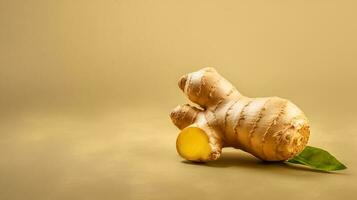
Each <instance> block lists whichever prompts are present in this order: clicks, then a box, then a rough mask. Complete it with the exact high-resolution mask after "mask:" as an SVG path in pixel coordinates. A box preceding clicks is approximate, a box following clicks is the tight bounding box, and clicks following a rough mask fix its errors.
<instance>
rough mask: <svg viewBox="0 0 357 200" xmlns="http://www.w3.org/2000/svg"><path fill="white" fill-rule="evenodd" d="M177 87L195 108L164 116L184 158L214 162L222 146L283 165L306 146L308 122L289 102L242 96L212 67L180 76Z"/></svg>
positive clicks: (272, 98)
mask: <svg viewBox="0 0 357 200" xmlns="http://www.w3.org/2000/svg"><path fill="white" fill-rule="evenodd" d="M179 87H180V88H181V90H182V91H183V92H184V93H185V94H186V96H187V97H188V98H189V99H190V100H191V101H192V102H193V103H195V104H197V105H199V107H198V108H197V107H195V106H191V105H189V104H185V105H180V106H177V107H176V108H175V109H174V110H173V111H172V112H171V114H170V117H171V119H172V121H173V123H174V124H175V125H176V126H177V127H178V128H179V129H181V132H180V133H179V136H178V138H177V141H176V148H177V151H178V153H179V155H180V156H182V157H183V158H185V159H187V160H191V161H210V160H216V159H217V158H219V156H220V154H221V151H222V148H223V147H234V148H237V149H241V150H243V151H246V152H248V153H251V154H252V155H254V156H256V157H258V158H260V159H262V160H267V161H285V160H288V159H290V158H292V157H294V156H295V155H297V154H298V153H300V152H301V151H302V150H303V149H304V147H305V146H306V144H307V141H308V139H309V134H310V130H309V124H308V120H307V118H306V117H305V115H304V113H303V112H302V111H301V110H300V109H299V108H298V107H297V106H296V105H294V104H293V103H292V102H290V101H289V100H286V99H283V98H279V97H265V98H249V97H245V96H243V95H242V94H240V93H239V92H238V91H237V90H236V88H235V87H233V86H232V84H231V83H229V82H228V81H227V80H226V79H224V78H223V77H222V76H221V75H219V74H218V73H217V72H216V70H215V69H213V68H204V69H201V70H199V71H196V72H193V73H190V74H187V75H185V76H183V77H182V78H181V79H180V80H179Z"/></svg>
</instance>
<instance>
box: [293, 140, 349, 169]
mask: <svg viewBox="0 0 357 200" xmlns="http://www.w3.org/2000/svg"><path fill="white" fill-rule="evenodd" d="M288 162H289V163H294V164H300V165H306V166H309V167H311V168H313V169H317V170H322V171H335V170H342V169H347V167H346V166H345V165H344V164H342V163H341V162H340V161H338V160H337V159H336V158H335V157H333V155H331V154H330V153H329V152H327V151H325V150H323V149H320V148H316V147H311V146H306V147H305V149H304V150H303V151H302V152H301V153H300V154H299V155H297V156H295V157H294V158H292V159H290V160H288Z"/></svg>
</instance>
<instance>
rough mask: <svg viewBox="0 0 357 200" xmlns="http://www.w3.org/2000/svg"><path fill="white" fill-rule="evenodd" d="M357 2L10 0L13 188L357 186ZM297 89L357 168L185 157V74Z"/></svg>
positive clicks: (5, 181)
mask: <svg viewBox="0 0 357 200" xmlns="http://www.w3.org/2000/svg"><path fill="white" fill-rule="evenodd" d="M352 2H354V1H305V2H301V1H294V2H293V1H289V2H287V1H271V3H267V1H129V0H127V1H124V0H123V1H121V0H119V1H114V0H113V1H75V2H74V1H16V0H14V1H6V0H0V69H1V70H0V92H1V96H0V158H1V159H0V199H4V200H5V199H6V200H7V199H11V200H12V199H21V200H22V199H28V200H32V199H34V200H42V199H46V200H47V199H74V200H78V199H85V200H88V199H185V198H195V197H197V198H196V199H198V198H200V199H218V198H219V199H224V198H230V197H231V198H234V199H247V198H251V199H263V198H264V199H283V198H284V197H287V198H289V199H356V197H357V195H356V192H355V191H356V190H357V183H356V180H357V176H356V172H357V170H356V165H357V159H356V155H357V151H356V145H357V134H356V132H357V128H356V124H357V117H356V111H357V105H356V102H357V95H356V86H357V81H356V77H357V76H356V75H357V69H356V66H357V60H356V54H357V49H356V47H357V37H356V35H357V23H356V18H357V13H356V12H355V8H356V6H357V5H356V3H352ZM204 66H215V67H216V68H217V70H218V71H219V72H220V73H221V74H223V75H224V76H226V77H227V78H228V79H229V80H230V81H232V82H233V83H234V84H235V86H236V87H237V88H238V89H239V90H240V91H241V92H242V93H243V94H245V95H247V96H252V97H253V96H269V95H277V96H281V97H284V98H288V99H291V100H293V102H294V103H296V104H297V105H299V106H300V107H301V108H302V109H303V110H304V111H305V113H306V115H307V116H308V117H309V119H310V122H311V125H312V133H311V139H310V145H313V146H319V147H323V148H325V149H327V150H329V151H330V152H332V153H333V154H334V155H335V156H336V157H338V158H339V159H340V160H341V161H343V162H344V163H345V164H346V165H347V166H348V167H349V169H348V170H346V171H343V172H339V173H331V174H326V173H319V172H315V171H310V170H306V169H302V168H296V167H288V166H285V165H281V164H263V163H261V162H259V161H258V160H256V159H255V158H253V157H251V156H249V155H247V154H244V153H242V152H239V151H234V150H231V149H227V150H225V151H224V153H223V155H222V157H221V159H220V160H218V161H217V162H212V163H210V164H208V165H194V164H188V163H185V162H182V159H181V158H179V157H178V156H177V153H176V151H175V139H176V135H177V129H176V128H175V127H174V126H173V125H172V123H171V122H170V120H169V117H168V113H169V112H170V110H171V109H172V108H173V107H174V106H175V105H176V104H179V103H183V102H186V99H185V98H184V97H183V95H182V93H181V92H180V91H179V89H178V87H177V85H176V81H177V80H178V78H179V77H180V75H182V74H184V73H187V72H190V71H193V70H196V69H198V68H200V67H204Z"/></svg>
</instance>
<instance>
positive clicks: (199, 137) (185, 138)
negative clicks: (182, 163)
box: [176, 126, 212, 161]
mask: <svg viewBox="0 0 357 200" xmlns="http://www.w3.org/2000/svg"><path fill="white" fill-rule="evenodd" d="M176 148H177V152H178V153H179V154H180V156H182V157H183V158H185V159H187V160H190V161H205V160H208V159H209V157H210V155H211V152H212V151H211V146H210V144H209V139H208V136H207V134H206V132H205V131H203V130H202V129H200V128H198V127H192V126H191V127H187V128H185V129H183V130H182V131H181V132H180V134H179V136H178V137H177V141H176Z"/></svg>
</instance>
